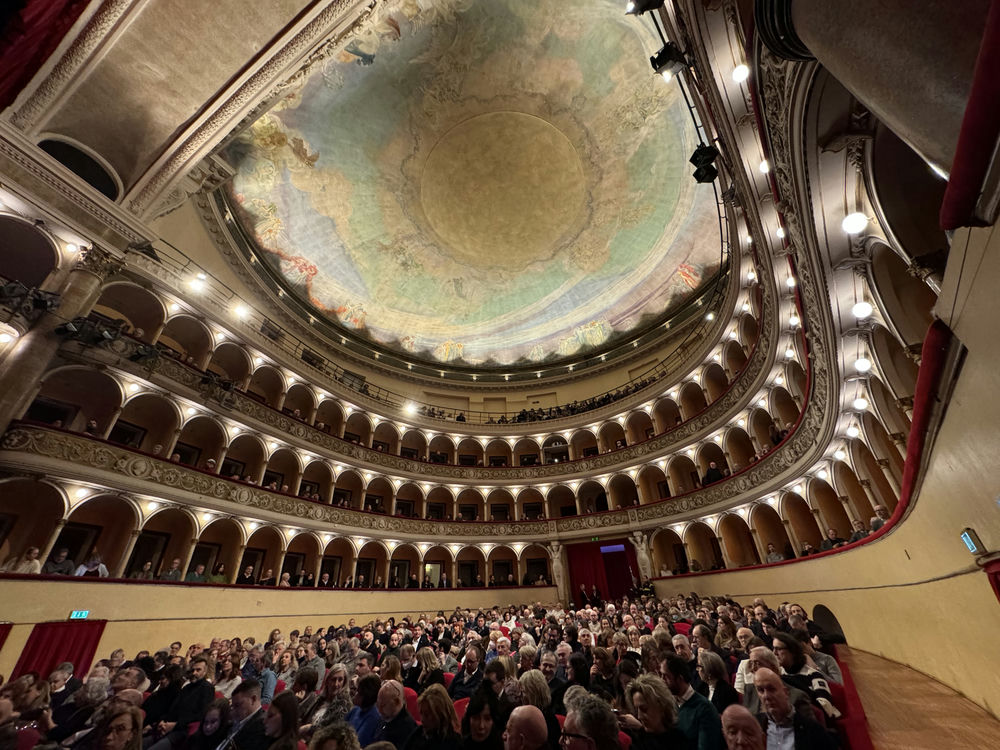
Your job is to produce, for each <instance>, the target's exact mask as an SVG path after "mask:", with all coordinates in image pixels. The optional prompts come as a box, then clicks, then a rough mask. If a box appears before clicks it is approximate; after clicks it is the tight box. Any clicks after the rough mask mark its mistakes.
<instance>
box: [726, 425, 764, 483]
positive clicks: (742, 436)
mask: <svg viewBox="0 0 1000 750" xmlns="http://www.w3.org/2000/svg"><path fill="white" fill-rule="evenodd" d="M722 444H723V446H724V447H725V449H726V453H728V454H729V463H730V464H731V467H732V470H733V472H734V473H735V472H737V471H740V470H741V469H744V468H746V467H747V466H749V465H750V464H751V463H753V460H754V456H755V455H756V453H757V452H756V451H755V450H754V447H753V443H752V442H751V440H750V436H749V435H748V434H747V431H746V430H744V429H743V428H742V427H730V428H729V429H728V430H726V434H725V439H724V440H723V442H722Z"/></svg>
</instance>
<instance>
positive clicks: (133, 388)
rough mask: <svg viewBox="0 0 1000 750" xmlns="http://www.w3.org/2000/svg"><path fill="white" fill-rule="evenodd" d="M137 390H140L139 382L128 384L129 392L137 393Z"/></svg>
mask: <svg viewBox="0 0 1000 750" xmlns="http://www.w3.org/2000/svg"><path fill="white" fill-rule="evenodd" d="M137 390H139V384H138V383H129V384H128V392H129V393H135V392H136V391H137Z"/></svg>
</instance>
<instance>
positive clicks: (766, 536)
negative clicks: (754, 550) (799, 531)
mask: <svg viewBox="0 0 1000 750" xmlns="http://www.w3.org/2000/svg"><path fill="white" fill-rule="evenodd" d="M750 525H751V526H752V527H753V528H754V530H755V531H756V532H757V537H758V538H759V539H760V543H761V546H762V547H763V548H764V550H765V556H766V555H767V554H770V552H769V551H768V545H769V544H773V545H774V551H775V552H778V553H780V554H782V555H784V556H785V559H786V560H791V559H793V558H794V557H795V556H796V553H795V548H794V545H792V540H791V539H790V538H789V536H788V532H787V531H786V529H785V524H784V523H782V521H781V516H779V515H778V512H777V511H776V510H775V509H774V508H772V507H771V506H770V505H768V504H767V503H759V504H758V505H755V506H754V507H753V510H751V511H750Z"/></svg>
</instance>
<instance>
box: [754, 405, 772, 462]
mask: <svg viewBox="0 0 1000 750" xmlns="http://www.w3.org/2000/svg"><path fill="white" fill-rule="evenodd" d="M773 428H774V420H773V419H771V415H770V414H769V413H768V412H767V411H766V410H765V409H764V408H763V407H759V406H758V407H755V408H754V409H753V411H751V412H750V434H751V435H752V436H753V439H754V440H756V441H757V445H758V446H759V447H758V450H759V451H760V452H762V453H766V452H768V451H770V450H771V448H773V447H774V445H775V443H774V441H773V440H771V433H772V432H773Z"/></svg>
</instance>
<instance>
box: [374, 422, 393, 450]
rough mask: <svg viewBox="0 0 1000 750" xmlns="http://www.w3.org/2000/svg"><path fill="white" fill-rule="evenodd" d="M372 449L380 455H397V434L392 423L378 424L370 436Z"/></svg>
mask: <svg viewBox="0 0 1000 750" xmlns="http://www.w3.org/2000/svg"><path fill="white" fill-rule="evenodd" d="M372 448H373V449H374V450H377V451H379V452H380V453H388V454H389V455H392V456H398V455H399V432H398V431H397V430H396V426H395V425H394V424H393V423H392V422H380V423H379V424H378V426H377V427H376V428H375V432H374V433H373V434H372Z"/></svg>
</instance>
